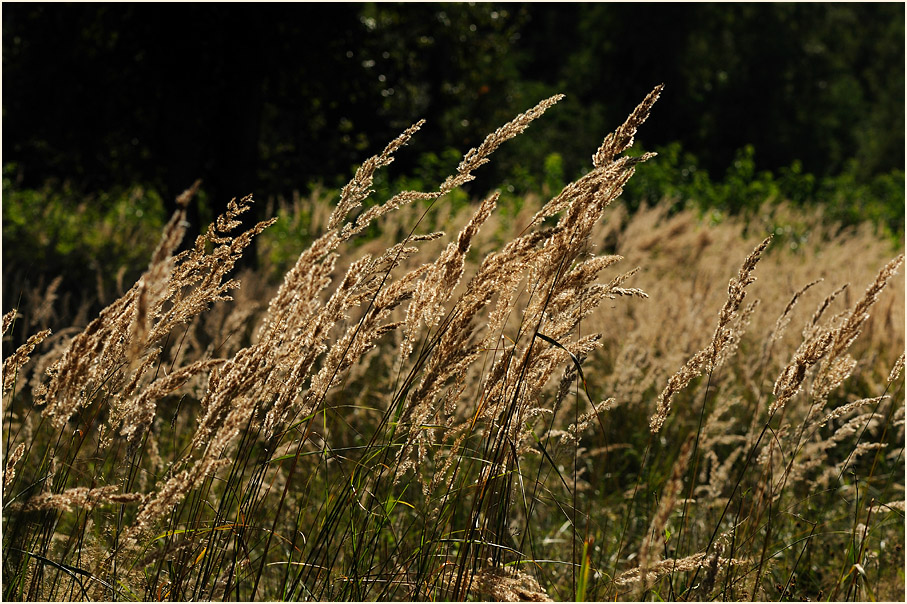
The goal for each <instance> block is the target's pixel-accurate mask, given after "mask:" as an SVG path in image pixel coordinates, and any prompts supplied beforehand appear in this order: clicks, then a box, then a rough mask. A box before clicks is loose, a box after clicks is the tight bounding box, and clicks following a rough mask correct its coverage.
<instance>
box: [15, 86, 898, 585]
mask: <svg viewBox="0 0 907 604" xmlns="http://www.w3.org/2000/svg"><path fill="white" fill-rule="evenodd" d="M660 92H661V87H658V88H656V89H655V90H654V91H653V92H652V93H651V94H649V95H648V96H647V97H646V99H644V101H643V102H642V103H641V104H640V105H639V106H638V107H637V108H636V109H635V110H634V111H633V113H632V114H631V115H630V117H629V118H628V119H627V121H626V122H625V123H624V124H623V125H622V126H621V127H620V128H618V129H617V130H616V131H615V132H614V133H613V134H611V135H609V136H608V137H606V138H605V140H604V141H603V143H602V145H601V147H600V148H599V149H598V150H597V151H595V153H594V155H593V165H592V169H591V170H590V172H589V173H588V174H586V175H585V176H584V177H582V178H581V179H579V180H577V181H576V182H574V183H571V184H570V185H568V186H567V187H565V189H564V190H563V191H561V192H560V193H558V194H557V195H555V196H553V197H552V198H551V199H547V200H542V199H536V198H531V199H528V200H526V203H525V206H524V210H523V212H521V213H520V214H518V215H516V216H511V217H502V216H500V215H498V214H496V213H495V207H496V204H497V202H498V196H497V195H492V196H490V197H489V198H487V199H485V200H482V201H481V202H478V203H477V204H476V205H475V206H474V207H473V208H471V209H469V211H468V212H461V213H449V212H447V210H445V207H444V201H445V197H444V196H445V194H447V193H449V192H450V191H452V190H454V189H455V188H457V187H460V186H462V185H463V184H465V183H467V182H469V181H470V180H471V179H472V178H473V173H474V171H475V170H477V169H478V168H480V167H481V166H482V165H483V164H484V163H486V162H487V161H488V157H489V156H490V155H491V154H492V153H493V152H494V150H495V149H496V148H497V147H498V146H499V145H501V144H503V143H504V142H506V140H508V139H509V138H512V137H513V136H516V135H517V134H520V133H521V132H522V131H523V130H524V129H525V128H526V127H527V126H528V125H529V123H530V122H531V121H532V120H534V119H537V118H539V117H540V116H541V115H542V113H544V112H545V111H546V110H548V109H549V108H550V107H551V106H552V105H554V104H555V103H556V102H557V101H558V100H560V99H559V97H553V98H551V99H547V100H545V101H542V102H541V103H540V104H539V105H537V106H536V107H534V108H533V109H530V110H529V111H527V112H526V113H524V114H521V115H520V116H518V117H517V118H515V119H514V120H513V121H511V122H510V123H508V124H505V125H504V126H502V127H501V128H499V129H498V130H497V131H495V132H494V133H492V134H491V135H489V136H488V137H487V138H486V140H485V141H484V142H483V144H482V145H480V146H479V147H478V148H476V149H473V150H470V152H469V153H467V154H466V155H465V156H464V158H463V161H462V162H461V164H460V166H459V167H458V169H457V172H456V173H455V174H453V175H451V176H450V177H449V178H448V179H447V180H446V181H445V182H443V183H442V184H441V185H440V186H439V187H438V189H437V190H436V191H431V192H414V191H406V192H402V193H399V194H396V195H393V196H390V197H389V198H385V197H386V196H382V195H381V193H380V192H378V193H377V194H376V193H375V192H374V191H372V187H373V183H374V175H375V172H376V171H377V170H380V169H381V168H383V167H386V166H387V165H388V164H389V163H390V162H391V161H392V160H393V156H394V154H396V153H398V152H400V151H401V148H402V147H403V146H405V144H406V142H407V141H408V140H409V139H410V138H411V137H412V136H415V135H416V134H417V132H418V129H419V126H420V125H421V124H416V125H415V126H413V127H412V128H410V129H408V130H407V131H406V132H404V133H403V134H402V135H401V136H400V137H398V138H397V139H396V140H394V141H392V142H391V143H390V144H389V145H388V146H387V147H386V148H385V149H384V150H383V151H382V152H381V153H380V154H378V155H376V156H374V157H372V158H370V159H368V160H367V161H366V162H365V163H363V165H362V166H361V167H360V169H359V170H358V171H357V173H356V175H355V176H354V177H353V179H352V180H351V182H350V183H349V184H348V185H347V186H346V187H345V188H344V189H343V191H342V193H341V195H340V199H339V200H332V201H330V202H328V201H326V200H324V199H323V198H321V197H317V196H316V197H313V198H312V199H311V200H310V203H311V204H312V205H313V206H314V208H309V209H308V211H309V216H310V219H311V221H312V226H311V228H312V232H313V243H312V244H311V245H310V246H309V248H308V249H306V250H304V251H302V252H301V253H300V255H299V256H298V259H297V261H296V263H295V265H294V266H292V267H291V268H289V270H288V271H287V272H286V274H285V276H284V278H283V281H282V283H280V284H275V285H271V284H269V282H268V281H267V280H266V279H264V278H263V277H262V275H261V274H259V275H256V274H249V273H246V274H243V275H242V276H241V277H240V278H239V279H235V278H233V276H232V269H233V266H234V263H235V261H236V260H237V259H238V257H239V255H240V254H241V253H242V250H243V248H244V247H246V246H247V245H248V243H249V241H250V240H251V238H252V237H256V236H257V237H259V238H260V243H261V248H262V250H263V251H264V252H265V254H267V251H268V249H269V246H274V245H278V243H277V242H276V241H274V240H273V239H269V238H268V231H267V230H266V229H267V227H268V226H269V224H270V222H271V221H267V222H263V223H260V224H259V225H257V226H255V227H254V228H252V229H251V230H250V231H247V232H244V233H235V229H236V227H237V226H239V221H238V220H237V217H238V216H239V215H240V214H241V213H242V212H243V211H244V209H246V208H247V207H248V204H250V203H251V199H244V200H241V201H239V202H235V203H234V204H231V206H230V209H229V211H228V212H227V214H226V215H225V216H223V217H221V218H219V219H218V220H217V222H216V223H215V224H214V225H212V227H211V228H209V229H208V231H207V232H206V233H205V235H203V236H202V237H199V239H198V240H197V241H196V243H195V245H194V246H193V247H192V248H191V249H189V250H188V251H185V252H181V253H175V250H177V249H178V246H179V244H180V241H181V237H182V233H183V229H184V223H183V221H184V214H183V210H179V211H178V212H177V213H176V214H175V215H174V217H173V218H172V219H171V221H170V222H169V223H168V225H167V226H166V228H165V231H164V234H163V236H162V238H161V242H160V244H159V247H158V248H157V251H156V252H155V254H154V256H153V258H152V260H151V262H150V264H149V267H148V270H147V271H146V272H145V274H144V275H143V276H142V278H141V279H140V280H139V281H138V282H137V283H136V284H135V285H134V286H133V287H132V288H131V289H130V290H129V291H128V292H126V294H125V295H124V296H122V297H121V298H120V299H118V300H117V301H115V302H113V303H112V304H111V305H110V306H108V307H107V308H106V309H105V310H103V311H102V312H101V313H100V315H99V316H98V317H97V318H96V319H94V320H93V321H91V322H90V323H88V324H87V326H85V327H84V329H82V330H81V331H80V332H79V333H68V332H64V333H63V334H62V336H61V335H58V334H51V333H49V332H48V331H47V330H38V331H35V332H34V335H33V336H32V337H31V338H29V340H28V341H27V342H26V343H25V344H23V345H22V346H21V347H20V348H18V350H16V351H15V352H14V353H13V354H10V355H9V356H8V357H7V358H6V359H5V360H4V371H3V375H4V387H3V394H4V399H3V400H4V444H3V451H4V453H5V458H4V463H3V468H4V489H3V495H4V499H3V510H4V513H3V529H4V534H3V584H4V588H3V589H4V594H3V595H4V598H5V599H20V600H21V599H32V600H35V599H42V600H64V599H67V600H68V599H77V600H81V599H96V598H102V599H109V600H121V599H125V600H130V599H136V600H164V599H168V600H189V599H237V600H254V599H275V600H284V599H310V600H370V599H406V600H422V599H483V600H490V599H505V600H546V599H557V600H575V599H590V600H604V599H612V598H616V599H637V598H643V599H656V598H662V599H667V598H671V599H709V600H715V599H720V600H733V599H746V598H752V599H775V598H780V597H785V598H793V599H804V598H810V599H811V598H814V597H825V598H831V599H845V598H847V599H857V598H864V597H875V598H886V597H900V596H901V595H902V594H903V589H904V585H903V575H902V574H899V571H900V569H901V568H902V567H903V562H904V556H903V540H904V537H903V532H904V531H903V529H904V523H903V513H904V510H903V508H904V493H903V488H904V476H903V474H904V465H903V455H902V453H903V440H904V429H903V422H904V388H903V386H904V382H903V376H901V375H900V371H899V368H902V366H903V350H904V296H903V291H904V284H903V278H902V277H901V276H900V275H899V274H897V270H898V268H899V267H900V264H901V262H902V260H903V255H896V256H895V258H894V259H893V260H892V259H891V256H892V255H895V254H894V252H892V250H890V249H888V247H887V246H888V245H889V244H887V243H885V242H881V241H877V240H876V239H875V238H874V237H873V235H872V234H871V232H870V231H869V230H861V229H856V230H850V231H843V230H840V229H837V228H835V227H834V226H833V225H827V224H824V223H823V221H822V218H821V216H820V215H819V214H816V215H814V216H810V215H804V214H802V213H798V212H794V211H793V210H790V212H791V214H790V216H789V217H788V218H791V217H792V219H796V220H801V221H804V222H805V223H807V224H809V225H810V227H811V228H810V230H809V232H810V233H811V236H812V239H811V240H810V241H808V242H807V243H806V245H801V246H800V247H799V248H798V249H797V250H792V249H790V248H789V247H788V246H786V245H784V238H783V232H780V233H777V235H778V237H776V241H775V242H773V241H772V239H771V238H770V237H769V238H766V235H767V234H769V233H767V231H769V230H771V229H769V228H768V226H767V225H769V224H776V223H777V222H778V221H779V218H785V217H784V216H778V215H777V212H786V211H788V210H784V209H783V208H782V209H781V210H775V211H774V212H776V215H772V216H765V224H762V223H758V222H756V223H754V222H751V223H749V224H742V223H740V222H737V221H735V220H734V219H732V218H728V219H726V220H725V221H724V222H722V223H721V224H716V225H707V224H703V223H702V222H701V221H700V220H698V219H697V218H696V217H695V216H694V215H692V214H691V213H689V212H680V213H672V212H671V210H670V209H669V207H668V206H656V207H653V208H644V209H643V210H641V211H639V212H637V213H635V214H633V215H632V216H630V215H627V214H626V213H625V212H624V211H623V210H622V209H621V206H620V205H619V204H617V205H615V206H614V207H609V206H610V204H612V202H613V201H614V200H615V199H617V198H618V196H619V195H620V193H621V189H622V186H623V184H624V183H626V181H627V179H629V178H630V177H631V176H632V174H633V170H634V166H635V165H636V164H637V163H639V162H641V161H646V160H649V159H651V155H645V156H642V157H637V158H630V157H627V156H625V155H622V153H623V152H625V151H626V150H627V149H628V148H629V147H630V146H631V145H632V143H633V137H634V135H635V132H636V129H637V128H638V127H639V126H640V125H641V124H642V123H643V122H644V121H645V119H646V117H647V116H648V113H649V110H650V109H651V107H652V105H653V104H654V103H655V101H656V100H657V98H658V96H659V94H660ZM192 193H193V192H192V191H191V190H190V191H188V192H187V193H186V195H185V197H184V198H183V199H182V202H183V204H185V203H189V202H190V198H191V195H192ZM373 224H377V225H379V226H380V230H381V232H383V233H385V234H387V236H386V237H379V238H377V239H374V238H363V237H362V234H363V233H364V232H366V230H367V229H369V228H370V226H371V225H373ZM439 225H443V226H444V227H445V231H447V233H442V232H438V231H437V227H438V226H439ZM448 233H449V234H448ZM398 234H399V235H400V236H399V237H398V236H397V235H398ZM392 235H393V238H391V236H392ZM778 241H780V242H781V243H780V244H779V243H778ZM618 266H621V267H624V268H623V269H621V270H617V267H618ZM636 267H639V268H636ZM628 268H629V270H627V269H628ZM264 272H267V271H264ZM818 279H821V281H818ZM240 280H241V281H242V283H243V285H242V287H239V282H240ZM35 314H40V313H35V312H30V313H29V316H33V315H35ZM45 314H46V312H45ZM16 317H17V312H16V311H10V312H8V313H7V314H6V315H4V321H3V330H4V333H6V332H7V330H8V329H9V328H10V327H11V325H12V323H13V321H15V320H16ZM39 323H40V321H36V322H35V326H36V327H41V325H39Z"/></svg>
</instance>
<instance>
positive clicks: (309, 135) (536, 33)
mask: <svg viewBox="0 0 907 604" xmlns="http://www.w3.org/2000/svg"><path fill="white" fill-rule="evenodd" d="M3 17H4V18H3V84H4V86H3V88H4V95H3V126H4V136H3V157H4V162H6V163H7V164H9V163H14V164H15V165H16V169H17V171H18V175H19V178H20V182H21V183H22V185H23V186H38V185H39V184H40V183H43V182H44V181H46V180H47V179H53V178H56V179H67V180H69V181H71V182H73V183H74V184H75V185H76V186H77V187H80V188H83V189H85V190H97V189H104V188H109V187H112V186H117V185H124V184H131V183H143V184H147V185H149V186H153V187H155V188H156V189H157V190H159V191H161V193H162V195H163V197H164V198H165V199H172V198H173V197H174V196H175V194H177V193H179V192H180V191H181V190H183V189H184V188H186V187H187V186H188V185H189V184H191V183H192V182H193V181H194V180H195V179H196V178H202V179H203V180H204V182H205V187H204V190H205V192H206V194H207V196H208V198H209V200H211V202H212V203H213V204H215V205H218V204H221V203H223V202H225V201H227V200H229V198H230V197H233V196H241V195H244V194H246V193H249V192H252V191H254V192H255V193H256V196H257V197H258V198H259V199H262V198H265V197H267V196H268V195H272V194H285V193H288V192H290V191H292V190H293V189H302V190H304V189H305V188H306V186H307V185H308V183H310V182H313V181H315V180H322V181H325V182H327V183H328V184H335V183H336V182H338V181H341V180H342V179H344V178H346V177H348V176H349V174H350V170H351V166H353V165H354V164H356V163H357V162H359V161H361V160H362V159H364V158H365V157H367V156H368V155H369V154H371V153H374V152H376V151H377V150H379V149H380V148H381V147H382V146H383V145H384V144H385V143H386V142H387V141H388V140H390V139H391V138H393V137H394V136H395V135H396V134H397V133H399V131H400V130H402V129H403V128H404V127H406V126H408V125H409V124H411V123H412V122H414V121H415V120H417V119H419V118H423V117H424V118H427V119H428V123H427V125H426V128H425V130H424V131H423V132H422V133H420V135H419V136H418V137H417V139H416V140H415V141H414V143H413V144H412V145H411V149H409V150H408V151H407V152H406V153H404V154H401V156H400V159H399V161H398V163H396V164H395V165H394V168H395V169H396V170H398V171H399V172H401V173H402V172H405V171H406V170H412V169H413V168H414V167H418V166H419V165H423V164H420V163H419V158H420V156H421V155H422V154H423V153H426V152H429V151H433V152H438V151H441V150H444V149H447V148H455V149H458V150H460V151H465V150H466V149H468V148H469V147H470V146H473V145H475V144H477V143H478V142H480V141H481V138H482V137H483V136H484V135H485V134H487V133H488V132H489V131H490V130H491V129H493V128H494V127H496V126H497V125H499V124H500V123H502V122H503V121H505V120H507V119H509V118H511V117H512V116H513V115H515V114H516V113H517V112H519V111H521V110H523V109H525V108H527V107H529V106H531V105H532V104H534V103H535V102H536V101H538V100H539V99H540V98H543V97H544V96H547V95H550V94H553V93H555V92H565V93H566V94H567V95H568V98H567V100H565V101H564V102H563V103H562V105H561V106H559V107H558V108H557V110H556V111H554V112H551V114H550V115H546V116H545V118H544V120H541V121H540V122H538V123H537V124H536V125H533V129H534V134H533V135H532V137H529V138H527V137H523V138H522V139H517V140H515V141H513V143H512V144H510V145H509V146H508V147H507V148H506V149H505V150H503V151H504V152H503V154H502V156H501V157H500V158H499V161H498V162H497V163H496V164H493V165H492V166H489V170H487V171H486V172H487V173H486V175H485V176H486V179H484V180H480V181H479V182H477V183H476V184H475V187H476V189H477V192H478V189H481V188H482V187H483V186H492V185H493V184H495V183H496V182H497V179H498V178H499V177H500V176H501V175H502V174H507V173H508V171H511V170H512V169H513V168H514V166H517V165H527V166H530V167H532V166H541V165H542V162H543V160H544V154H545V153H548V152H551V151H554V150H556V151H558V152H560V153H561V154H562V155H563V157H564V165H565V168H566V169H567V171H568V172H569V173H571V174H570V175H572V173H573V172H576V171H578V170H579V169H581V168H583V167H585V166H586V164H588V162H589V157H590V154H591V152H592V151H593V150H594V149H595V148H596V146H597V144H598V142H599V141H600V139H601V136H602V135H603V134H604V133H606V132H608V131H609V130H610V129H611V128H613V127H614V126H615V125H616V124H618V123H620V120H622V119H623V118H624V117H625V116H626V115H627V113H628V112H629V111H630V110H631V109H632V107H633V106H635V104H636V103H637V102H638V101H639V99H641V98H642V97H643V96H644V95H645V93H646V92H648V91H649V90H650V89H651V88H652V87H653V86H654V85H655V84H657V83H662V82H663V83H665V84H666V92H665V95H664V98H663V100H662V101H661V102H660V104H659V107H658V110H657V111H655V112H654V113H653V117H652V120H651V123H650V124H649V125H647V127H646V128H645V130H644V132H643V134H642V142H643V144H644V145H645V146H646V147H648V148H652V147H655V146H657V145H660V144H665V143H668V142H671V141H675V140H676V141H681V143H682V144H683V146H684V148H685V149H686V150H688V151H691V152H692V153H694V154H695V155H696V156H697V157H698V158H699V159H700V161H701V162H702V165H703V166H704V167H706V168H708V169H710V170H715V171H721V170H723V168H724V167H725V166H726V165H727V164H728V162H729V161H730V160H731V158H732V157H733V153H734V151H735V150H736V149H738V148H740V147H742V146H744V145H746V144H752V145H754V147H755V148H756V150H757V161H758V162H759V165H760V167H761V168H776V167H780V166H784V165H788V164H790V163H791V162H792V161H793V160H800V161H801V162H802V163H803V166H804V168H805V169H806V170H807V171H811V172H814V173H817V174H829V173H835V172H836V171H839V170H841V169H842V168H843V166H844V164H845V162H846V161H847V160H849V159H856V160H857V161H858V162H859V166H860V170H861V171H862V173H863V174H864V175H865V176H867V177H868V176H871V175H873V174H876V173H880V172H885V171H889V170H891V169H895V168H897V169H903V166H904V6H903V4H868V3H856V4H825V3H823V4H695V5H685V4H666V5H652V4H647V5H635V4H566V3H556V4H550V5H549V4H501V5H497V4H475V5H468V4H400V5H392V4H309V3H304V4H291V5H284V4H277V5H257V6H251V5H232V4H219V5H218V4H162V5H146V4H124V5H121V4H65V5H64V4H33V3H21V4H7V5H6V6H4V11H3ZM541 140H544V141H545V144H544V145H540V144H539V141H541ZM495 170H496V171H497V172H495ZM492 177H494V179H492ZM486 180H487V182H486Z"/></svg>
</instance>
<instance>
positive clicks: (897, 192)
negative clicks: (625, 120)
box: [624, 143, 905, 241]
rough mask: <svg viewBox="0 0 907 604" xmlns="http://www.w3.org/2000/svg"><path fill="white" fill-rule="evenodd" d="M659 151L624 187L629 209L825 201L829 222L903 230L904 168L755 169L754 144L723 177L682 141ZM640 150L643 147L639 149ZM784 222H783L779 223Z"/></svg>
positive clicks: (852, 164) (894, 233)
mask: <svg viewBox="0 0 907 604" xmlns="http://www.w3.org/2000/svg"><path fill="white" fill-rule="evenodd" d="M656 151H657V152H658V157H656V158H655V159H654V160H653V161H649V162H646V163H644V164H642V165H641V166H640V167H639V168H638V170H637V175H636V177H634V178H633V179H632V180H631V181H630V182H629V183H627V186H626V187H625V189H624V200H625V202H626V203H627V205H628V206H629V207H630V208H631V209H635V208H638V207H639V205H640V204H641V203H642V202H644V201H645V202H648V203H649V204H652V203H655V202H657V201H659V200H661V199H664V198H668V199H673V200H675V201H676V202H677V205H678V208H680V207H684V206H687V205H690V206H692V207H695V208H697V209H698V210H699V211H700V212H701V213H703V214H706V213H714V212H716V211H717V212H719V213H731V214H743V215H752V214H753V213H754V212H757V211H759V210H760V209H764V208H765V202H769V205H772V204H775V205H777V204H778V203H781V202H791V203H793V204H794V205H796V206H800V207H811V206H813V207H815V206H821V207H823V208H824V214H825V216H826V217H827V218H828V220H829V221H830V222H839V223H841V224H842V226H853V225H856V224H860V223H863V222H868V223H871V224H873V225H875V226H876V228H877V229H878V230H879V232H880V234H882V235H884V236H887V237H890V238H892V239H893V240H894V241H897V240H898V239H899V238H900V237H903V233H904V201H905V198H904V171H903V170H892V171H890V172H887V173H884V174H878V175H876V176H874V177H872V178H871V179H869V180H863V179H861V178H860V176H859V174H860V166H859V165H858V163H857V162H856V161H855V160H851V161H849V162H848V163H847V164H846V166H845V169H844V170H843V171H842V172H841V173H840V174H838V175H833V176H819V177H817V176H816V175H814V174H810V173H806V172H804V170H803V165H802V164H801V163H800V162H799V161H795V162H793V163H792V164H791V165H790V166H788V167H785V168H781V169H780V170H778V171H777V173H773V172H772V171H770V170H757V167H756V151H755V149H754V148H753V146H752V145H747V146H745V147H743V148H742V149H739V150H738V151H737V153H736V154H735V157H734V161H733V162H732V163H731V165H730V166H729V167H728V169H727V171H726V173H725V174H724V177H723V178H722V179H720V180H719V179H714V180H713V179H712V178H711V177H710V176H709V173H708V172H707V171H706V170H704V169H702V168H700V167H699V162H698V160H697V158H696V157H695V156H693V155H692V154H691V153H687V152H684V151H683V150H682V148H681V146H680V143H672V144H670V145H667V146H665V147H658V148H656ZM634 152H635V153H636V154H641V153H642V152H643V151H642V149H636V150H635V151H634ZM780 227H781V228H783V227H784V225H780Z"/></svg>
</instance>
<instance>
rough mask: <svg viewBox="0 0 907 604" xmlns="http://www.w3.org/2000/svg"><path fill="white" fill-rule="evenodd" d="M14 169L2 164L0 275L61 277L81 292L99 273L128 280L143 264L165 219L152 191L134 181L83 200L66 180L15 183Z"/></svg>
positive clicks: (161, 207)
mask: <svg viewBox="0 0 907 604" xmlns="http://www.w3.org/2000/svg"><path fill="white" fill-rule="evenodd" d="M15 174H16V166H15V165H13V164H7V165H6V166H5V167H4V169H3V255H4V271H5V272H6V271H10V272H13V273H18V274H20V275H28V276H30V277H35V276H37V275H50V276H56V275H63V276H64V280H65V281H66V282H68V285H70V286H73V285H80V286H81V289H84V284H85V283H86V282H88V283H92V282H94V281H95V279H96V276H97V275H101V276H102V278H106V279H108V280H110V279H113V278H114V276H115V275H116V274H117V271H118V269H119V268H120V267H130V269H131V271H130V272H129V273H128V274H127V278H134V277H135V276H136V274H135V273H136V271H140V270H141V269H142V268H144V266H145V265H146V264H147V263H148V258H149V257H150V256H151V254H152V253H153V251H154V247H155V246H156V245H157V242H158V240H159V238H160V231H161V228H162V227H163V225H164V222H165V217H164V212H163V203H162V202H161V199H160V197H159V196H158V195H157V193H156V192H154V191H149V190H146V189H143V188H142V187H138V186H133V187H128V188H115V189H112V190H110V191H106V192H99V193H97V194H96V195H94V196H85V197H83V196H80V195H78V194H77V193H76V192H75V190H74V189H73V187H72V185H71V184H70V183H68V182H64V183H47V184H45V185H44V186H43V187H41V188H40V189H27V188H20V187H19V186H18V184H17V182H16V180H15ZM127 283H128V281H127ZM107 284H108V285H110V284H111V283H109V282H108V283H107Z"/></svg>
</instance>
